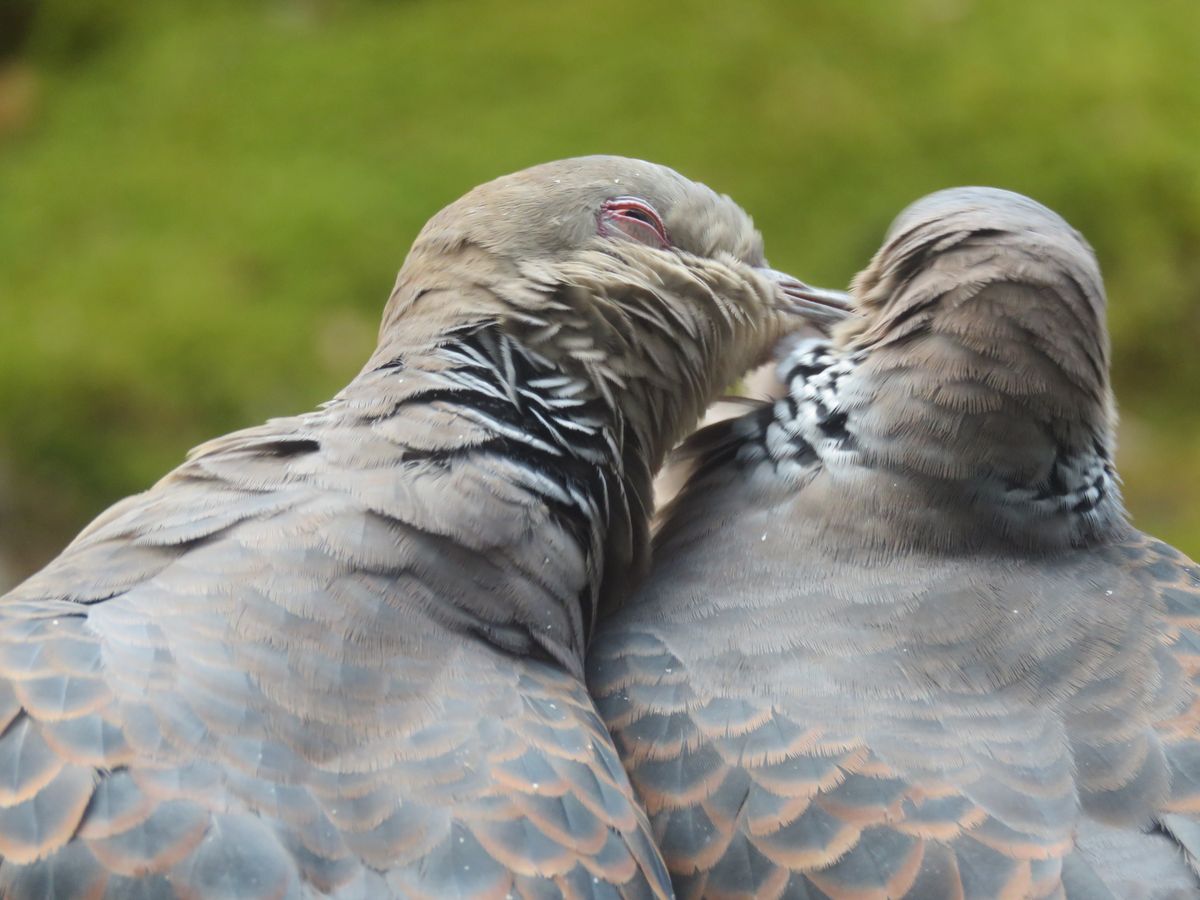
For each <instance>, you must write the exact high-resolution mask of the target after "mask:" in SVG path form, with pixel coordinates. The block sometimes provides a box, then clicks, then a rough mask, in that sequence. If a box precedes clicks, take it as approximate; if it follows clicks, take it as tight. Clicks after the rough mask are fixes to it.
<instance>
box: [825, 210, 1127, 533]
mask: <svg viewBox="0 0 1200 900" xmlns="http://www.w3.org/2000/svg"><path fill="white" fill-rule="evenodd" d="M853 294H854V302H855V305H856V307H857V312H858V313H859V315H857V316H854V317H852V318H850V319H848V320H847V321H846V322H845V323H844V324H843V325H842V326H840V328H839V329H838V331H837V333H836V341H837V342H838V344H839V346H841V348H842V350H843V352H844V353H845V354H846V355H847V356H849V357H850V358H852V359H854V360H857V369H858V372H857V376H856V382H857V384H858V385H859V387H858V388H857V391H858V397H857V400H853V399H852V400H850V401H849V402H851V403H855V402H859V403H868V404H869V407H870V408H869V410H867V411H864V412H863V413H861V414H859V415H856V416H855V419H856V422H857V427H858V431H859V433H858V434H857V438H858V440H859V442H860V445H861V447H862V450H863V452H864V453H865V454H866V458H867V460H868V462H870V463H871V464H873V465H877V466H880V467H882V468H885V469H888V470H890V471H893V472H895V471H903V472H908V473H914V474H915V475H917V476H918V477H919V478H925V479H933V480H935V481H940V482H942V484H943V486H949V487H948V488H947V492H948V493H950V494H953V495H955V496H957V497H958V500H957V501H956V504H957V506H958V507H962V506H963V505H964V504H963V503H962V502H961V501H962V498H963V497H964V496H966V497H968V498H969V499H970V502H971V503H972V504H978V503H983V504H985V505H987V506H989V509H990V510H991V512H992V513H993V515H994V518H995V520H996V522H997V524H998V525H999V526H1000V527H1002V528H1005V529H1008V530H1012V529H1015V528H1021V527H1026V526H1027V523H1028V522H1030V521H1031V520H1033V519H1036V518H1037V517H1039V516H1041V517H1043V518H1049V519H1054V520H1055V521H1057V522H1059V524H1062V523H1064V522H1065V523H1066V525H1064V526H1063V527H1062V528H1057V531H1056V533H1059V534H1063V535H1068V536H1069V539H1070V540H1072V541H1078V540H1080V539H1081V537H1080V536H1081V535H1088V534H1093V535H1094V534H1095V533H1096V531H1097V530H1098V529H1099V530H1103V529H1104V528H1105V527H1107V526H1108V525H1110V524H1112V523H1116V522H1118V521H1122V520H1123V516H1124V513H1123V511H1122V510H1121V506H1120V497H1119V492H1118V489H1117V484H1116V477H1115V473H1114V472H1113V469H1112V462H1111V460H1112V454H1113V428H1114V421H1115V413H1114V404H1113V400H1112V394H1111V390H1110V387H1109V371H1108V369H1109V342H1108V333H1107V329H1106V326H1105V296H1104V285H1103V282H1102V280H1101V276H1100V270H1099V267H1098V265H1097V263H1096V258H1095V255H1094V254H1093V252H1092V249H1091V247H1090V246H1089V245H1088V243H1087V242H1086V241H1085V240H1084V238H1083V237H1082V236H1081V235H1080V234H1079V232H1077V231H1076V230H1075V229H1074V228H1072V227H1071V226H1070V225H1068V224H1067V222H1066V221H1064V220H1063V219H1062V218H1061V217H1060V216H1059V215H1057V214H1056V213H1054V212H1052V211H1051V210H1049V209H1047V208H1046V207H1045V206H1042V205H1041V204H1040V203H1037V202H1035V201H1033V200H1031V199H1029V198H1028V197H1024V196H1021V195H1020V194H1015V193H1012V192H1010V191H1004V190H998V189H995V188H983V187H968V188H954V189H951V190H945V191H940V192H938V193H935V194H931V195H930V196H928V197H925V198H924V199H921V200H919V201H917V202H916V203H914V204H912V205H911V206H910V207H908V208H907V209H906V210H905V211H904V212H903V213H901V214H900V216H899V217H898V218H897V219H896V221H895V223H894V224H893V225H892V226H891V229H890V230H889V231H888V234H887V237H886V239H885V241H884V244H883V247H882V248H881V249H880V250H879V252H878V253H877V254H876V255H875V257H874V259H873V260H872V261H871V264H870V265H869V266H868V267H867V269H866V270H865V271H863V272H862V273H861V274H860V275H859V276H858V277H857V278H856V279H855V283H854V288H853ZM1013 510H1019V515H1018V514H1011V515H1010V513H1013ZM1014 523H1026V524H1024V525H1022V524H1014Z"/></svg>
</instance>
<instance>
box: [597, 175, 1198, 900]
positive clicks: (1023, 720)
mask: <svg viewBox="0 0 1200 900" xmlns="http://www.w3.org/2000/svg"><path fill="white" fill-rule="evenodd" d="M853 293H854V298H855V305H856V315H854V316H852V317H850V318H848V319H847V321H846V322H845V323H843V324H842V325H840V326H839V327H838V328H837V329H836V330H835V332H834V335H833V338H832V340H824V339H822V340H811V341H808V342H804V343H801V344H800V345H799V346H797V347H796V348H794V349H793V351H792V352H791V353H790V354H789V356H788V357H787V358H786V359H785V361H784V362H783V363H782V365H781V366H780V369H779V375H780V379H781V381H782V382H783V386H784V388H785V390H784V396H783V397H782V398H781V399H780V400H778V401H776V402H775V403H773V404H769V405H764V406H761V407H760V408H758V409H755V410H753V411H751V412H749V413H747V414H745V415H744V416H742V417H740V418H737V419H733V420H729V421H726V422H723V423H720V424H718V425H716V426H713V427H712V428H710V429H706V430H704V431H701V432H699V433H698V434H697V435H695V436H694V437H693V438H692V439H691V441H690V444H689V446H688V449H687V451H686V452H687V454H688V455H690V456H691V458H692V463H693V465H694V466H695V471H694V473H693V474H692V476H691V478H690V480H689V482H688V484H687V485H686V486H685V487H684V489H683V491H682V493H681V494H680V496H679V498H678V499H677V500H676V501H675V502H674V504H673V505H672V506H671V507H670V508H669V509H668V510H667V511H666V512H665V514H664V521H663V525H662V528H661V532H660V533H659V534H658V536H657V539H656V550H655V566H654V571H653V573H652V575H651V576H650V579H649V580H648V582H647V583H646V584H645V585H644V587H643V588H642V589H640V590H639V591H638V592H637V595H636V597H635V601H634V602H633V603H631V604H630V605H629V606H628V607H627V608H626V609H624V610H622V611H621V612H619V613H618V614H616V615H615V616H614V617H613V618H612V619H610V620H609V621H607V622H606V623H605V624H604V625H603V626H602V628H601V631H600V635H599V637H598V639H597V642H596V644H595V646H594V649H593V650H592V651H591V654H590V656H589V684H590V687H591V690H592V692H593V695H594V696H595V697H596V699H597V703H598V705H599V708H600V710H601V713H602V715H603V716H604V718H605V720H606V722H607V723H608V725H609V727H610V729H611V730H612V732H613V734H614V736H615V738H616V744H617V747H618V750H619V751H620V752H621V755H622V758H623V760H624V762H625V765H626V767H627V769H628V770H629V772H630V775H631V779H632V781H633V784H634V787H635V790H636V791H637V792H638V794H639V795H640V796H641V798H642V799H643V801H644V803H645V804H646V808H647V811H648V813H649V816H650V821H651V827H652V830H653V832H654V835H655V837H656V839H657V840H658V842H659V845H660V847H661V848H662V851H663V855H664V858H665V860H666V863H667V865H668V867H669V869H670V870H671V873H672V877H673V880H674V885H675V888H676V891H677V893H678V894H679V896H682V897H710V898H717V897H745V896H754V897H786V898H809V897H816V896H828V897H831V898H849V897H911V898H922V900H936V898H951V897H980V898H984V897H987V898H994V897H1062V896H1064V895H1065V896H1068V897H1074V896H1086V897H1132V896H1144V897H1151V898H1165V897H1182V896H1195V895H1196V893H1197V891H1200V880H1197V876H1196V874H1195V860H1196V858H1197V857H1196V853H1197V850H1198V849H1200V845H1198V844H1197V840H1196V838H1197V822H1198V821H1200V820H1198V819H1197V818H1196V814H1197V812H1198V811H1200V783H1198V782H1197V780H1196V776H1195V774H1194V773H1196V772H1197V771H1200V770H1198V769H1197V768H1196V763H1197V762H1198V761H1200V716H1198V713H1197V710H1198V709H1200V703H1198V702H1197V701H1198V699H1200V697H1198V694H1197V690H1196V687H1195V684H1194V683H1193V678H1194V673H1195V672H1196V671H1197V656H1196V650H1195V648H1196V647H1197V646H1200V632H1198V631H1197V630H1196V629H1197V627H1198V626H1200V570H1197V568H1196V567H1195V566H1194V564H1193V563H1191V561H1190V560H1188V559H1186V558H1185V557H1184V556H1183V555H1182V554H1180V553H1178V552H1177V551H1176V550H1174V549H1172V548H1171V547H1168V546H1167V545H1165V544H1163V543H1161V542H1158V541H1155V540H1154V539H1152V538H1150V537H1148V536H1146V535H1143V534H1140V533H1139V532H1137V531H1136V530H1135V529H1133V528H1132V526H1131V525H1130V524H1129V523H1128V520H1127V517H1126V515H1125V512H1124V509H1123V507H1122V504H1121V498H1120V492H1119V486H1118V480H1117V477H1116V473H1115V471H1114V469H1113V464H1112V452H1113V427H1114V404H1113V400H1112V393H1111V389H1110V386H1109V381H1108V349H1109V348H1108V337H1107V332H1106V330H1105V326H1104V308H1105V299H1104V290H1103V285H1102V282H1101V279H1100V273H1099V269H1098V267H1097V265H1096V262H1095V259H1094V256H1093V254H1092V251H1091V249H1090V247H1088V245H1087V244H1086V242H1085V241H1084V240H1083V238H1082V237H1081V236H1080V235H1079V234H1078V233H1077V232H1075V231H1074V230H1073V229H1072V228H1071V227H1070V226H1069V225H1067V223H1066V222H1064V221H1063V220H1062V219H1061V218H1060V217H1058V216H1057V215H1055V214H1054V213H1053V212H1051V211H1050V210H1048V209H1046V208H1045V207H1042V206H1041V205H1039V204H1036V203H1034V202H1033V201H1031V200H1029V199H1028V198H1025V197H1021V196H1019V195H1016V194H1011V193H1008V192H1004V191H996V190H990V189H981V188H974V189H959V190H954V191H947V192H942V193H939V194H935V195H932V196H931V197H929V198H926V199H925V200H922V201H919V202H918V203H917V204H914V205H913V206H912V207H910V208H909V209H908V210H907V211H906V212H905V213H903V214H902V215H901V217H900V218H899V219H898V220H897V222H896V223H895V224H894V225H893V227H892V230H891V232H890V233H889V235H888V237H887V239H886V241H885V243H884V246H883V248H882V249H881V250H880V251H879V253H878V254H876V256H875V258H874V260H873V261H872V263H871V265H870V266H869V267H868V268H867V269H866V270H865V271H864V272H863V273H862V274H861V275H860V276H859V277H858V278H857V279H856V282H855V285H854V291H853Z"/></svg>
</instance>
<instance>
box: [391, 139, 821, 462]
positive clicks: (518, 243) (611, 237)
mask: <svg viewBox="0 0 1200 900" xmlns="http://www.w3.org/2000/svg"><path fill="white" fill-rule="evenodd" d="M804 287H805V286H803V285H801V284H800V283H799V282H797V281H795V280H794V279H791V278H789V277H788V276H784V275H782V274H781V273H778V272H775V271H773V270H771V269H768V268H767V267H766V262H765V259H764V257H763V244H762V238H761V236H760V235H759V233H758V231H757V230H755V228H754V225H753V223H752V221H751V220H750V217H749V216H748V215H747V214H746V213H745V212H744V211H743V210H742V209H741V208H740V207H739V206H738V205H737V204H736V203H734V202H733V201H732V200H731V199H729V197H726V196H723V195H720V194H717V193H715V192H714V191H712V190H710V189H709V188H707V187H705V186H704V185H702V184H698V183H696V182H693V181H690V180H688V179H686V178H684V177H683V176H681V175H679V174H678V173H676V172H674V171H672V170H671V169H668V168H665V167H663V166H659V165H654V164H652V163H648V162H644V161H641V160H636V159H625V158H621V157H611V156H590V157H582V158H578V159H568V160H561V161H558V162H552V163H547V164H544V165H539V166H535V167H533V168H530V169H526V170H524V171H521V172H517V173H515V174H512V175H507V176H505V177H502V178H498V179H496V180H495V181H491V182H488V183H486V184H483V185H481V186H479V187H477V188H475V189H474V190H472V191H471V192H470V193H468V194H467V195H466V196H464V197H463V198H462V199H460V200H458V201H457V202H455V203H452V204H451V205H450V206H448V207H446V208H445V209H443V210H442V211H441V212H439V213H438V214H437V215H435V216H434V217H433V218H432V219H431V220H430V221H429V223H428V224H427V225H426V226H425V228H424V229H423V230H422V231H421V233H420V235H419V236H418V237H417V240H416V242H415V243H414V245H413V248H412V251H411V252H410V254H409V257H408V259H407V260H406V262H405V264H404V267H403V268H402V269H401V271H400V275H399V277H398V279H397V284H396V289H395V291H394V292H393V294H392V297H391V299H390V300H389V303H388V308H387V310H386V312H385V315H384V320H383V325H382V328H381V334H380V348H379V350H378V351H377V352H376V359H378V358H379V357H380V356H387V357H393V356H395V355H397V354H403V353H404V352H405V348H406V347H411V346H413V345H414V343H420V342H421V341H425V342H437V341H439V340H441V339H442V336H444V335H446V334H448V333H451V332H455V331H461V330H462V329H463V328H470V327H472V326H473V325H476V324H483V323H494V324H495V325H496V326H497V327H499V328H500V329H502V330H504V331H505V332H506V333H507V334H508V335H510V336H512V337H513V338H514V339H516V340H517V341H518V342H520V343H521V344H522V345H523V346H525V347H526V348H528V349H529V350H531V351H533V352H536V353H537V354H539V355H540V356H541V357H543V358H545V359H547V360H549V361H550V362H551V363H552V364H553V365H554V366H556V367H557V368H559V369H560V370H561V371H563V372H565V373H567V374H569V375H573V376H577V377H578V378H580V379H581V381H583V382H586V383H588V384H590V385H592V386H594V387H595V388H596V390H597V392H598V393H599V394H600V395H601V396H602V397H603V398H605V399H606V400H608V401H611V402H613V403H615V402H616V400H617V399H619V400H620V402H621V404H622V405H623V406H624V409H623V410H622V415H623V416H625V417H626V418H627V422H626V424H628V425H632V426H633V431H634V432H635V433H637V434H639V435H640V437H641V438H642V446H641V448H640V451H641V452H644V453H647V454H648V455H649V458H650V462H651V465H652V466H656V465H657V463H658V461H659V460H661V457H662V454H663V453H664V452H665V450H666V449H667V448H668V447H669V446H670V445H671V444H672V443H673V442H674V441H675V440H677V439H678V438H679V437H680V432H681V431H682V430H684V429H686V428H688V427H690V426H691V425H692V424H693V423H694V422H695V420H696V418H697V417H698V416H699V414H700V412H701V411H702V410H703V407H704V405H706V404H707V403H708V401H709V400H710V399H711V397H712V395H713V394H715V393H716V392H717V391H718V390H720V389H721V388H723V387H724V386H726V385H727V384H729V383H730V382H731V381H732V380H733V379H734V378H736V377H737V376H738V375H740V374H741V373H742V372H743V371H745V370H746V369H747V368H748V367H749V366H751V365H753V364H754V363H755V362H757V361H759V360H760V359H762V358H763V357H764V356H765V355H766V353H767V352H768V348H769V346H770V344H771V342H772V341H773V340H774V339H775V338H777V337H778V336H779V335H781V334H782V333H783V331H784V330H785V329H786V328H788V327H794V325H795V323H796V313H797V312H799V313H800V314H801V315H803V314H805V313H806V312H807V311H810V310H811V311H812V312H813V314H814V315H815V316H817V317H819V316H820V314H821V313H822V312H824V313H829V314H831V315H833V316H835V317H836V315H837V314H838V311H837V309H836V307H837V301H836V299H835V300H834V301H833V302H832V304H830V303H828V302H827V303H825V304H824V305H822V304H821V303H820V302H817V303H813V302H810V301H808V300H806V299H805V298H804V297H803V296H801V295H802V293H803V289H804ZM806 304H807V305H806Z"/></svg>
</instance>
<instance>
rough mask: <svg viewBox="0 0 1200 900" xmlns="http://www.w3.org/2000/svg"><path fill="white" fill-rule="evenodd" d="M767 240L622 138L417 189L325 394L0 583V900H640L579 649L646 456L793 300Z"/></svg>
mask: <svg viewBox="0 0 1200 900" xmlns="http://www.w3.org/2000/svg"><path fill="white" fill-rule="evenodd" d="M762 266H763V260H762V249H761V241H760V239H759V236H758V234H757V232H755V231H754V229H753V227H752V225H751V223H750V221H749V219H748V218H747V217H746V215H745V214H744V213H743V212H742V211H741V210H740V209H739V208H738V207H737V206H736V205H735V204H733V202H732V201H730V200H729V199H728V198H724V197H720V196H718V195H716V194H714V193H713V192H711V191H710V190H708V189H707V188H704V187H703V186H700V185H697V184H695V183H693V182H690V181H687V180H686V179H684V178H682V177H680V176H679V175H677V174H676V173H674V172H672V171H670V170H668V169H664V168H662V167H658V166H654V165H651V164H649V163H643V162H639V161H636V160H626V159H619V158H614V157H590V158H585V159H577V160H567V161H563V162H559V163H552V164H548V165H545V166H540V167H537V168H535V169H531V170H527V171H525V172H521V173H517V174H516V175H512V176H508V177H506V178H502V179H499V180H497V181H495V182H491V183H489V184H487V185H484V186H482V187H480V188H477V189H476V190H475V191H472V192H471V193H470V194H468V195H467V196H466V197H464V198H463V199H462V200H460V201H458V202H457V203H455V204H453V205H451V206H450V207H448V208H447V209H446V210H444V211H443V212H442V213H440V214H438V215H437V216H435V217H434V218H433V219H432V220H431V221H430V223H429V224H428V225H427V226H426V228H425V229H424V230H423V231H422V233H421V235H420V236H419V237H418V238H417V241H416V243H415V244H414V246H413V249H412V251H411V253H410V254H409V258H408V260H407V261H406V263H405V265H404V267H403V268H402V269H401V271H400V274H399V277H398V280H397V284H396V288H395V290H394V292H393V294H392V296H391V298H390V300H389V302H388V305H387V308H386V310H385V313H384V318H383V324H382V327H381V330H380V336H379V344H378V347H377V349H376V351H375V353H374V354H373V355H372V357H371V358H370V360H369V361H368V363H367V364H366V366H365V367H364V368H363V370H362V372H361V373H360V374H359V375H358V376H357V377H356V378H355V379H354V380H353V381H352V382H351V383H350V385H349V386H347V387H346V388H345V389H344V390H343V391H342V392H341V393H339V394H338V395H337V396H336V397H335V398H333V399H332V400H331V401H330V402H329V403H327V404H325V405H324V406H322V407H321V408H320V409H318V410H316V411H314V412H311V413H308V414H304V415H299V416H294V417H290V418H282V419H275V420H272V421H270V422H268V423H267V424H265V425H263V426H260V427H257V428H251V429H248V430H245V431H241V432H237V433H234V434H231V435H228V436H226V437H223V438H219V439H217V440H215V441H212V442H210V443H208V444H206V445H204V446H202V447H200V448H198V449H197V450H195V451H194V452H193V453H192V454H191V456H190V457H189V459H188V460H187V462H185V463H184V464H183V465H182V466H180V467H179V468H178V469H176V470H175V471H173V472H171V473H170V474H169V475H167V476H166V477H165V478H164V479H162V480H161V481H160V482H159V483H158V484H156V485H155V486H154V487H152V488H151V489H150V490H148V491H147V492H146V493H144V494H140V495H137V496H135V497H131V498H129V499H127V500H125V501H122V502H121V503H118V504H117V505H116V506H114V507H113V508H112V509H110V510H109V511H107V512H106V513H104V514H103V515H101V516H100V518H98V519H97V520H96V521H95V522H93V523H92V524H91V525H90V526H89V527H88V528H87V529H85V531H84V532H83V533H82V534H81V535H80V536H79V537H78V538H77V539H76V540H75V541H74V542H73V543H72V544H71V545H70V546H69V547H68V548H67V549H66V550H65V551H64V552H63V554H62V555H61V556H59V557H58V558H57V559H56V560H54V561H53V562H52V563H51V564H50V565H49V566H47V568H46V569H44V570H43V571H42V572H40V573H38V574H36V575H34V576H33V577H32V578H30V579H29V580H28V581H26V582H25V583H24V584H23V585H20V586H19V587H17V588H16V589H15V590H14V591H12V592H11V593H10V594H9V595H7V596H6V597H5V598H4V599H3V601H2V602H0V676H3V677H2V678H0V718H2V719H3V723H4V726H5V729H6V730H5V731H4V732H3V733H2V734H0V760H2V761H3V762H2V763H0V765H2V767H3V769H4V772H5V776H4V779H3V781H4V787H3V788H2V789H0V858H2V861H0V895H3V896H5V897H9V898H24V897H46V896H55V897H67V896H72V897H74V896H105V897H132V896H139V897H185V896H188V897H196V896H201V897H220V896H229V897H239V898H250V897H268V896H269V897H308V896H337V897H371V898H376V897H386V896H404V897H431V898H441V897H448V896H472V897H474V896H479V897H505V896H511V897H522V896H546V895H554V896H568V897H592V896H605V897H610V896H622V897H649V896H665V895H666V894H667V892H668V891H669V886H668V884H667V882H666V875H665V872H664V871H663V869H662V865H661V861H660V859H659V857H658V854H657V851H656V850H655V848H654V847H653V845H652V842H651V841H650V839H649V837H648V832H647V830H646V827H645V820H644V818H643V816H642V813H641V812H640V810H639V809H638V808H637V806H636V804H635V802H634V801H633V799H632V797H631V794H630V791H629V786H628V783H627V781H626V778H625V775H624V773H623V771H622V770H621V767H620V764H619V761H618V759H617V757H616V754H615V751H614V749H613V747H612V745H611V743H610V741H609V739H608V737H607V735H606V733H605V731H604V729H603V726H602V724H601V723H600V721H599V719H598V718H597V716H596V713H595V710H594V707H593V705H592V703H591V701H590V699H589V698H588V696H587V694H586V691H585V688H584V686H583V681H582V667H583V656H582V654H583V648H584V644H585V642H586V640H587V638H588V635H589V633H590V631H591V628H592V621H593V619H594V617H595V615H596V613H597V611H598V610H600V609H602V608H604V607H605V606H607V605H608V604H610V603H612V602H613V601H614V599H615V598H618V597H620V596H621V594H622V592H623V591H624V590H625V589H626V585H627V584H628V582H629V580H630V579H632V578H633V577H635V576H636V575H637V573H638V572H639V571H640V570H641V569H643V568H644V564H645V558H646V551H647V548H646V538H645V535H646V532H647V522H646V518H647V509H646V507H647V505H648V500H647V498H648V496H649V490H650V477H651V474H652V472H653V470H654V469H655V468H656V467H657V466H658V464H659V462H660V461H661V457H662V455H663V453H664V451H665V449H666V448H667V447H668V446H670V445H671V444H672V443H673V442H674V441H675V440H677V439H678V437H679V435H680V433H681V432H682V431H683V430H686V429H687V428H688V427H690V425H691V424H692V422H693V421H694V419H695V417H696V416H697V415H698V413H699V412H700V411H701V409H702V408H703V406H704V405H705V403H706V402H707V401H708V400H709V399H710V397H711V395H712V394H713V393H714V392H715V391H716V390H718V389H719V388H720V386H721V385H723V384H724V383H726V382H727V381H728V380H729V379H731V378H732V377H734V376H735V375H736V373H737V372H738V371H740V370H741V369H742V368H745V366H747V365H749V364H750V363H751V362H753V361H754V359H755V358H756V357H757V356H759V355H761V354H762V353H763V351H764V348H765V347H766V346H767V344H768V343H769V342H770V341H771V340H772V339H773V338H774V337H775V336H776V335H777V334H779V333H780V330H781V329H782V327H783V320H784V318H785V316H784V314H783V313H781V312H780V311H779V309H777V307H778V306H779V304H780V296H781V295H780V287H779V284H780V279H779V277H778V276H777V275H776V274H775V273H771V272H769V271H768V270H766V269H763V268H762Z"/></svg>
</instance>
